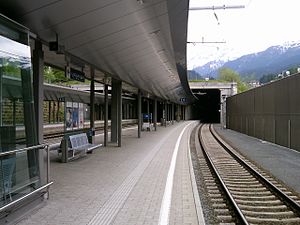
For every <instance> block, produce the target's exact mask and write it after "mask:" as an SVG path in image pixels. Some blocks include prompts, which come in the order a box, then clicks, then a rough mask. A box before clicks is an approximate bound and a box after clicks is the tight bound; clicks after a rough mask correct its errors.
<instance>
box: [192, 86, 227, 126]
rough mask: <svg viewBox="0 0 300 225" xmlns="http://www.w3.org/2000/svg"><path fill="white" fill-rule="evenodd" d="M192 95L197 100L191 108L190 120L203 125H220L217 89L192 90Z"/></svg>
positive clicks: (219, 93)
mask: <svg viewBox="0 0 300 225" xmlns="http://www.w3.org/2000/svg"><path fill="white" fill-rule="evenodd" d="M193 93H194V95H196V96H197V98H198V99H199V100H198V101H197V102H196V103H194V104H193V106H192V119H193V120H200V121H201V122H203V123H220V99H221V91H220V90H219V89H193Z"/></svg>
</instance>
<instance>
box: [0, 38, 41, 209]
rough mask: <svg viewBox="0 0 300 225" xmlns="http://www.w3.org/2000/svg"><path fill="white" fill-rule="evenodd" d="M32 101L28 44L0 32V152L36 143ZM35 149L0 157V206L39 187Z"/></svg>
mask: <svg viewBox="0 0 300 225" xmlns="http://www.w3.org/2000/svg"><path fill="white" fill-rule="evenodd" d="M33 104H34V102H33V92H32V73H31V54H30V48H29V46H27V45H24V44H21V43H18V42H16V41H13V40H11V39H9V38H7V37H4V36H2V35H0V152H7V151H12V150H15V149H20V148H25V147H28V146H33V145H36V144H37V141H36V132H35V126H36V125H35V120H34V105H33ZM38 151H39V150H33V151H28V152H26V151H24V152H21V153H16V154H10V155H6V156H2V157H0V206H3V205H5V204H7V203H9V202H11V201H13V200H15V199H18V198H19V197H21V196H23V195H24V194H27V193H29V192H31V191H32V190H34V189H36V188H38V187H39V185H40V176H39V167H38V165H39V164H38Z"/></svg>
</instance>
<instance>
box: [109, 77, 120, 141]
mask: <svg viewBox="0 0 300 225" xmlns="http://www.w3.org/2000/svg"><path fill="white" fill-rule="evenodd" d="M116 86H117V82H116V80H115V79H112V85H111V126H110V130H111V142H115V143H116V142H117V133H118V131H117V129H118V124H117V119H118V111H117V110H118V109H117V104H118V99H117V90H116V88H117V87H116Z"/></svg>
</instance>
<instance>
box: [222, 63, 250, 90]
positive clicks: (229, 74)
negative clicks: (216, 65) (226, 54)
mask: <svg viewBox="0 0 300 225" xmlns="http://www.w3.org/2000/svg"><path fill="white" fill-rule="evenodd" d="M218 72H219V80H222V81H227V82H236V83H237V89H238V93H241V92H244V91H247V90H249V86H248V85H247V84H246V83H244V82H242V81H241V76H240V75H239V74H238V73H237V72H235V71H233V70H232V69H229V68H225V67H223V68H221V69H219V71H218Z"/></svg>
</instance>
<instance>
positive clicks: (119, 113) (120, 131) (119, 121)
mask: <svg viewBox="0 0 300 225" xmlns="http://www.w3.org/2000/svg"><path fill="white" fill-rule="evenodd" d="M117 90H118V104H117V108H118V125H117V127H118V147H121V146H122V115H123V113H122V81H118V89H117Z"/></svg>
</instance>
